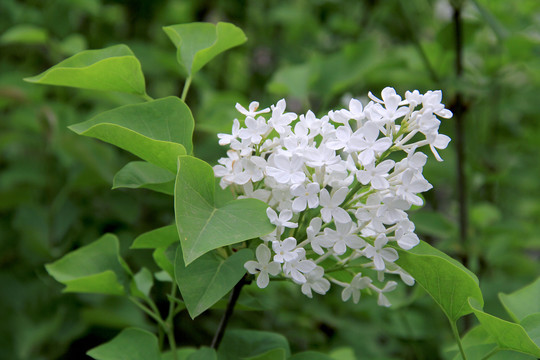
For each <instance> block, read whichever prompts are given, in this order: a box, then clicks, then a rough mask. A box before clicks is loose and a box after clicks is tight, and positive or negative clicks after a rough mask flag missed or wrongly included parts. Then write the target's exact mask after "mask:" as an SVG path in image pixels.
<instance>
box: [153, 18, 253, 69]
mask: <svg viewBox="0 0 540 360" xmlns="http://www.w3.org/2000/svg"><path fill="white" fill-rule="evenodd" d="M163 31H165V33H166V34H167V35H168V36H169V38H170V39H171V41H172V42H173V44H174V46H176V48H177V55H176V57H177V60H178V62H179V63H180V65H182V66H183V67H184V68H185V69H186V71H187V73H188V75H189V76H191V75H193V74H195V73H196V72H197V71H199V70H200V69H201V68H202V67H203V66H204V65H206V63H208V62H209V61H210V60H212V59H213V58H214V57H215V56H217V55H219V54H220V53H222V52H224V51H226V50H228V49H230V48H233V47H235V46H238V45H240V44H243V43H244V42H246V40H247V38H246V35H245V34H244V32H243V31H242V30H241V29H240V28H238V27H236V26H234V25H233V24H229V23H223V22H220V23H218V24H217V25H214V24H211V23H190V24H181V25H172V26H166V27H164V28H163Z"/></svg>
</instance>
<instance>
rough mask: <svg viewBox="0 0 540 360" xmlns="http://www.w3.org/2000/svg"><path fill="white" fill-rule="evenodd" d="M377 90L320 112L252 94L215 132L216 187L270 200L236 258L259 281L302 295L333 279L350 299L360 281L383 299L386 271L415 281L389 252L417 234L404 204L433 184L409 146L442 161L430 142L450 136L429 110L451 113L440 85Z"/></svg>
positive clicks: (322, 289) (439, 144)
mask: <svg viewBox="0 0 540 360" xmlns="http://www.w3.org/2000/svg"><path fill="white" fill-rule="evenodd" d="M381 95H382V96H381V97H382V100H381V99H379V98H377V97H375V96H374V95H373V94H372V93H369V98H370V99H371V101H370V102H369V103H368V104H367V105H366V106H365V107H364V106H363V105H362V103H361V102H360V101H359V100H356V99H352V100H351V101H350V103H349V109H341V110H338V111H330V112H329V113H328V115H325V116H323V117H321V118H317V117H316V116H315V114H314V113H313V112H312V111H308V112H307V113H306V114H305V115H300V116H298V115H297V114H295V113H292V112H286V110H285V106H286V104H285V100H280V101H278V103H277V104H276V105H272V106H271V107H270V108H266V109H262V110H259V109H258V106H259V104H258V103H257V102H252V103H251V104H250V105H249V108H248V109H245V108H244V107H242V106H241V105H239V104H237V105H236V108H237V109H238V111H239V112H240V113H242V114H243V115H245V121H244V124H245V125H244V126H241V125H240V122H239V121H238V120H237V119H235V120H234V124H233V128H232V134H219V135H218V137H219V139H220V140H219V144H220V145H229V146H230V150H229V151H228V152H227V155H228V156H227V157H225V158H221V159H220V160H219V165H216V166H214V172H215V175H216V176H217V177H220V178H221V179H220V185H221V187H222V188H226V187H229V186H231V187H232V188H233V190H234V192H235V193H236V194H238V195H239V197H240V198H241V197H247V198H256V199H260V200H262V201H264V202H266V203H267V204H268V205H269V207H268V209H267V212H266V213H267V215H268V218H269V219H270V222H271V223H272V224H274V225H275V226H276V227H275V230H274V231H273V232H272V233H270V234H269V235H266V236H264V237H262V238H261V244H260V245H258V247H257V249H256V256H257V260H256V261H248V262H247V263H246V264H245V268H246V269H247V271H248V272H249V273H251V274H255V275H256V276H257V285H258V286H259V287H260V288H264V287H266V286H267V285H268V282H269V275H272V276H278V275H279V276H281V277H286V278H290V279H292V281H294V282H295V283H297V284H299V285H301V290H302V292H303V293H304V294H305V295H307V296H309V297H312V292H313V291H314V292H316V293H319V294H325V293H326V292H327V291H328V290H329V289H330V283H334V284H336V285H338V286H341V287H342V288H343V290H342V299H343V301H347V300H349V299H350V298H352V300H353V301H354V302H355V303H357V302H358V301H359V299H360V294H361V291H362V290H364V291H365V292H368V293H375V294H377V295H378V304H379V305H381V306H390V302H389V301H388V299H387V297H386V296H385V295H384V294H385V293H387V292H389V291H392V290H394V289H395V288H396V286H397V283H396V282H395V281H386V282H385V274H397V275H399V276H400V277H401V279H402V281H403V282H404V283H405V284H407V285H412V284H414V279H413V278H412V277H411V276H410V275H409V274H407V273H406V272H405V271H404V270H403V269H401V268H400V267H399V266H398V265H397V264H395V261H396V260H397V259H398V252H397V251H396V248H398V247H399V248H401V249H404V250H409V249H411V248H413V247H414V246H416V245H417V244H418V243H419V239H418V236H417V235H416V234H415V233H414V224H413V223H412V222H411V221H410V220H409V219H408V216H407V213H406V212H405V211H406V210H408V209H410V207H411V206H412V205H422V204H423V200H422V198H421V197H420V196H418V194H419V193H421V192H425V191H427V190H429V189H430V188H431V187H432V186H431V184H430V183H429V182H428V181H427V180H426V179H425V178H424V177H423V175H422V168H423V166H424V164H425V163H426V159H427V156H426V155H425V154H424V153H422V152H418V151H417V149H418V148H420V147H422V146H426V145H429V147H430V149H431V151H432V152H433V154H434V156H435V158H437V160H439V161H441V160H442V159H441V158H440V156H439V154H438V153H437V149H444V148H446V146H447V145H448V142H449V141H450V138H449V137H448V136H446V135H442V134H439V133H438V130H439V125H440V121H439V119H438V118H437V117H441V118H450V117H451V116H452V113H451V112H450V111H449V110H447V109H445V107H444V105H443V104H441V99H442V92H441V91H428V92H427V93H425V94H420V93H419V92H418V91H417V90H415V91H413V92H406V93H405V99H404V100H402V98H401V96H399V95H398V94H396V92H395V90H394V89H393V88H389V87H387V88H385V89H384V90H383V91H382V94H381ZM264 114H266V115H264Z"/></svg>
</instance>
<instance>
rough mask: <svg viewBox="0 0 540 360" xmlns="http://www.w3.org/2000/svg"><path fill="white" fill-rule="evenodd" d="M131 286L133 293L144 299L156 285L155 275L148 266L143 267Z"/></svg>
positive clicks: (134, 277)
mask: <svg viewBox="0 0 540 360" xmlns="http://www.w3.org/2000/svg"><path fill="white" fill-rule="evenodd" d="M131 284H132V286H131V293H132V294H133V295H135V296H137V297H140V298H142V299H146V298H148V295H150V290H151V289H152V286H154V277H153V276H152V273H151V272H150V271H149V270H148V269H147V268H144V267H143V268H142V269H141V270H140V271H139V272H138V273H137V274H135V275H134V276H133V281H132V283H131Z"/></svg>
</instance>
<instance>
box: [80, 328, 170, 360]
mask: <svg viewBox="0 0 540 360" xmlns="http://www.w3.org/2000/svg"><path fill="white" fill-rule="evenodd" d="M87 354H88V355H89V356H91V357H93V358H94V359H96V360H160V359H161V355H160V353H159V347H158V340H157V338H156V336H155V335H154V334H152V333H150V332H148V331H145V330H141V329H138V328H127V329H125V330H123V331H122V332H121V333H120V334H118V335H117V336H115V337H114V338H113V339H112V340H111V341H109V342H107V343H105V344H103V345H100V346H98V347H95V348H93V349H92V350H90V351H88V352H87Z"/></svg>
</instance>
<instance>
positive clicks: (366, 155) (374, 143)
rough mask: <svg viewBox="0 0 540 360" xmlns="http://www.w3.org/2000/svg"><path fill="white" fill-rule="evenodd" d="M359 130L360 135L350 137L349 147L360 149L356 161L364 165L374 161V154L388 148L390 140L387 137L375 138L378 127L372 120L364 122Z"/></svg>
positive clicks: (377, 134)
mask: <svg viewBox="0 0 540 360" xmlns="http://www.w3.org/2000/svg"><path fill="white" fill-rule="evenodd" d="M361 130H362V132H361V134H360V135H361V136H359V137H357V138H354V139H351V148H352V149H354V150H356V151H361V153H360V154H359V155H358V161H360V162H361V163H362V165H364V166H366V165H367V164H369V163H371V162H373V161H375V155H377V154H379V153H382V152H384V151H386V150H388V149H389V148H390V146H392V140H390V139H389V138H387V137H383V138H381V139H378V140H377V138H378V137H379V128H378V127H377V125H375V124H374V123H373V122H368V123H366V124H365V125H364V126H363V127H362V128H361Z"/></svg>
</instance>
